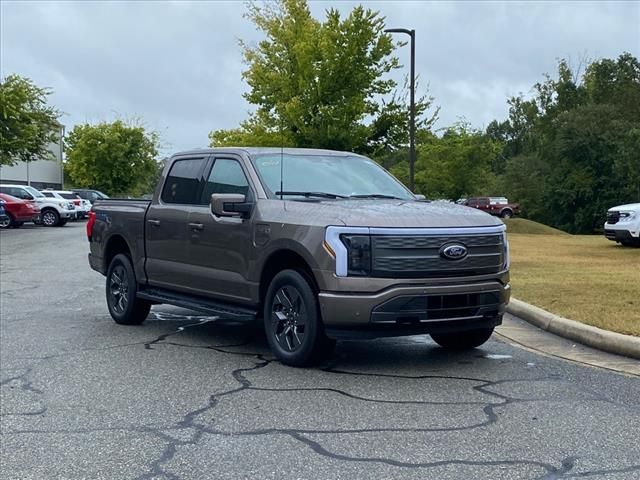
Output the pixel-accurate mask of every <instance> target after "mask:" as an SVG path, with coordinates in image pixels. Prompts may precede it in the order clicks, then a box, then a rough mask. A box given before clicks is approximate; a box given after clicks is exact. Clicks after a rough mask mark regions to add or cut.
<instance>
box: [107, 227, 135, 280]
mask: <svg viewBox="0 0 640 480" xmlns="http://www.w3.org/2000/svg"><path fill="white" fill-rule="evenodd" d="M131 251H132V250H131V247H130V246H129V243H128V242H127V240H126V239H125V238H124V237H123V236H122V235H120V234H117V233H116V234H113V235H111V236H110V237H109V239H108V240H107V243H106V244H105V248H104V256H103V262H104V265H103V271H105V272H106V271H107V269H108V268H109V264H110V263H111V260H113V257H115V256H116V255H118V254H119V253H122V254H124V255H126V256H128V257H129V260H131V263H132V264H133V259H132V258H131Z"/></svg>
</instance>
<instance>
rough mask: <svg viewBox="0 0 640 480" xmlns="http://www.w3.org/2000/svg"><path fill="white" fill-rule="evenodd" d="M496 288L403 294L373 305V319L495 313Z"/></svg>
mask: <svg viewBox="0 0 640 480" xmlns="http://www.w3.org/2000/svg"><path fill="white" fill-rule="evenodd" d="M500 299H501V297H500V292H499V291H489V292H481V293H462V294H446V295H415V296H414V295H402V296H399V297H395V298H393V299H391V300H389V301H387V302H385V303H383V304H382V305H379V306H377V307H376V308H374V309H373V312H372V314H371V321H372V322H374V323H398V322H399V323H406V322H425V321H436V320H455V319H469V318H479V317H482V316H485V315H497V314H498V312H499V311H500V305H501V300H500Z"/></svg>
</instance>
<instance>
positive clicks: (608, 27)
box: [0, 0, 640, 150]
mask: <svg viewBox="0 0 640 480" xmlns="http://www.w3.org/2000/svg"><path fill="white" fill-rule="evenodd" d="M356 4H357V2H346V1H335V2H327V1H315V2H312V3H311V9H312V12H313V13H314V15H316V16H323V15H324V10H325V9H326V8H329V7H332V6H333V7H336V8H338V9H339V10H341V11H342V12H345V13H346V12H348V11H349V10H350V9H351V8H352V7H353V6H354V5H356ZM364 4H365V6H367V7H370V8H372V9H376V10H380V11H381V13H382V14H383V15H384V16H386V18H387V25H389V26H390V27H405V28H415V29H416V32H417V44H416V52H417V55H416V57H417V61H416V67H417V68H416V69H417V72H418V74H419V75H420V77H421V79H422V81H421V83H422V85H426V84H427V83H429V84H430V86H431V91H430V93H431V94H432V95H434V96H435V97H436V104H437V105H440V106H441V107H442V110H441V113H440V122H439V126H445V125H449V124H451V123H453V122H454V121H456V120H457V119H458V118H459V117H465V118H466V119H467V120H468V121H470V122H471V123H472V124H473V125H475V126H477V127H482V126H484V125H486V124H487V123H488V122H489V121H491V120H492V119H493V118H496V117H497V118H504V116H505V115H506V112H507V105H506V99H507V97H508V96H510V95H513V94H517V93H518V92H520V91H524V92H527V91H528V90H529V89H530V88H531V86H532V85H533V84H534V83H535V82H536V81H539V80H540V79H541V78H542V74H543V73H544V72H551V73H552V72H553V71H554V69H555V65H556V59H557V58H560V57H569V58H572V59H575V60H577V59H579V58H580V57H581V56H583V55H585V54H586V55H587V56H588V57H591V58H597V57H615V56H617V55H619V54H620V53H622V52H623V51H630V52H631V53H633V54H634V55H636V56H640V54H639V52H640V30H639V25H640V3H637V2H602V3H595V2H584V3H583V2H574V1H567V2H540V3H536V2H522V3H517V2H507V3H499V2H486V3H480V2H434V3H426V2H409V1H406V2H384V1H379V2H378V1H377V2H369V3H367V2H364ZM243 12H244V5H243V3H241V2H238V1H228V2H221V1H209V2H205V1H197V2H183V1H176V2H161V1H158V2H151V1H148V2H110V1H104V2H12V1H6V0H3V1H2V2H0V17H1V22H2V23H1V25H0V27H1V28H0V42H1V45H0V48H1V49H0V61H1V65H0V67H1V73H2V75H3V76H4V75H7V74H8V73H13V72H15V73H19V74H21V75H26V76H29V77H31V78H32V79H33V80H34V81H36V82H37V83H38V84H40V85H44V86H48V87H51V88H52V89H53V90H54V92H55V93H54V95H53V96H52V101H53V103H54V104H55V105H56V106H57V107H58V108H59V109H61V110H63V111H64V112H66V113H67V114H68V115H67V116H66V117H65V119H64V122H65V123H66V124H67V126H68V128H70V127H71V126H72V125H73V124H75V123H79V122H84V121H97V120H107V119H111V118H114V117H115V116H117V115H122V116H125V117H131V116H135V115H138V116H141V117H142V118H144V119H145V121H146V122H147V124H148V125H150V126H151V127H152V128H155V129H157V130H158V131H160V132H161V133H162V134H163V138H164V141H165V143H166V144H167V145H168V147H167V149H168V150H180V149H186V148H192V147H195V146H205V145H206V144H207V142H208V140H207V133H208V132H209V131H210V130H212V129H217V128H231V127H235V126H237V125H238V123H239V122H240V121H241V120H242V119H244V118H246V113H247V111H248V110H249V109H250V107H251V106H250V105H248V104H247V103H246V101H245V100H244V99H243V98H242V93H243V92H245V91H246V85H244V84H243V82H242V80H241V72H242V69H243V65H242V61H241V55H240V49H239V47H238V43H237V40H238V38H242V39H245V40H247V41H249V42H255V41H257V40H258V39H259V38H260V37H259V34H258V33H257V32H256V31H255V29H254V27H253V25H252V24H250V23H249V22H248V21H247V20H246V19H244V18H243V17H242V14H243ZM399 39H400V38H399ZM408 55H409V49H408V48H404V49H402V50H399V51H398V56H399V57H400V59H401V61H402V62H403V63H405V64H406V65H407V66H408V63H409V58H408ZM404 74H406V69H405V70H402V71H398V72H395V73H394V76H395V78H396V79H397V80H401V78H402V76H403V75H404Z"/></svg>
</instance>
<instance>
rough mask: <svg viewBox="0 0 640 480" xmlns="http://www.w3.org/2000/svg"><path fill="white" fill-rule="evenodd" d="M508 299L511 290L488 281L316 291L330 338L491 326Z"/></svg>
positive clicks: (502, 311)
mask: <svg viewBox="0 0 640 480" xmlns="http://www.w3.org/2000/svg"><path fill="white" fill-rule="evenodd" d="M510 296H511V288H510V286H509V285H503V284H502V283H500V282H497V281H488V282H478V283H472V284H457V285H456V284H451V285H435V286H424V285H421V286H416V285H402V286H394V287H390V288H388V289H385V290H382V291H380V292H377V293H372V294H369V293H366V294H360V293H354V294H350V293H338V292H320V294H319V295H318V298H319V302H320V311H321V313H322V318H323V321H324V324H325V327H326V329H327V332H328V334H329V335H330V336H334V337H341V336H365V337H375V336H390V335H413V334H416V333H432V332H436V331H461V330H466V329H473V328H483V327H488V326H495V325H498V324H500V322H501V318H502V314H503V313H504V310H505V308H506V305H507V303H509V298H510ZM343 334H344V335H343Z"/></svg>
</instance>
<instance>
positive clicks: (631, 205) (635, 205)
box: [609, 203, 640, 211]
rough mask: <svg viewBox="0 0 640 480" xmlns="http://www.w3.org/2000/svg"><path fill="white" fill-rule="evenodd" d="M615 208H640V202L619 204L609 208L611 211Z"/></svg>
mask: <svg viewBox="0 0 640 480" xmlns="http://www.w3.org/2000/svg"><path fill="white" fill-rule="evenodd" d="M614 210H640V203H628V204H626V205H619V206H617V207H613V208H610V209H609V211H614Z"/></svg>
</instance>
